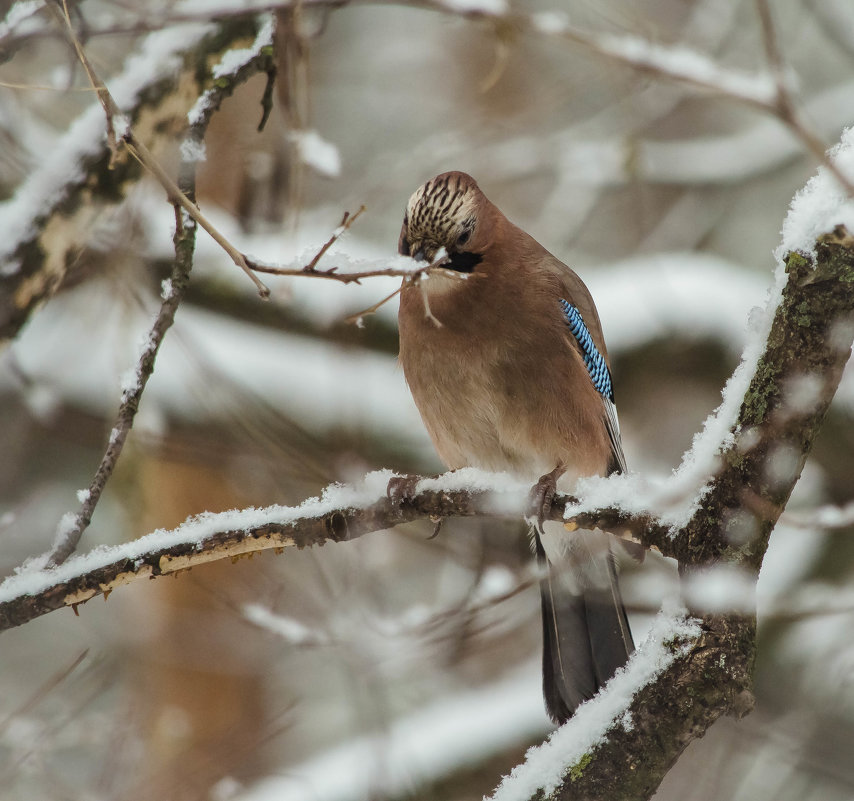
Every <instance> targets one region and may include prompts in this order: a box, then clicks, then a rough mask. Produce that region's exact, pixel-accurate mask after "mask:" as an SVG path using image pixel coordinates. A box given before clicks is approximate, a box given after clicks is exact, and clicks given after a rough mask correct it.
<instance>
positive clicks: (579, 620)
mask: <svg viewBox="0 0 854 801" xmlns="http://www.w3.org/2000/svg"><path fill="white" fill-rule="evenodd" d="M398 252H399V253H400V254H402V255H405V256H410V257H412V258H414V259H416V260H417V261H419V262H422V263H423V266H427V265H430V269H429V270H428V271H423V270H422V271H420V272H417V273H416V274H415V277H413V278H406V279H404V281H403V286H402V289H401V291H400V306H399V313H398V328H399V340H400V348H399V362H400V364H401V366H402V368H403V373H404V377H405V379H406V382H407V384H408V386H409V389H410V392H411V394H412V397H413V399H414V401H415V404H416V406H417V408H418V410H419V412H420V415H421V418H422V420H423V423H424V425H425V427H426V429H427V432H428V434H429V435H430V438H431V440H432V442H433V445H434V447H435V449H436V451H437V453H438V455H439V457H440V459H441V460H442V461H443V462H444V464H445V466H446V467H447V468H448V469H449V470H457V469H459V468H463V467H477V468H481V469H483V470H488V471H493V472H507V473H510V474H512V475H514V476H517V477H519V478H521V479H525V480H528V479H530V480H531V482H532V485H533V496H532V497H533V498H534V501H533V503H534V506H535V507H536V510H537V514H536V516H535V517H534V519H533V524H532V525H531V539H532V545H533V549H534V552H535V554H536V558H537V561H538V563H539V565H540V568H541V569H540V576H541V580H540V596H541V608H542V623H543V654H542V669H543V695H544V700H545V706H546V711H547V713H548V714H549V716H550V717H551V719H552V720H553V721H554V722H555V723H557V724H562V723H564V722H566V721H567V720H568V719H569V718H570V717H571V716H572V715H573V714H574V712H575V710H576V709H577V707H578V706H579V705H580V704H581V703H582V702H583V701H586V700H588V699H590V698H592V697H593V696H594V695H595V694H596V693H597V692H598V690H599V689H600V688H601V687H602V686H603V685H604V684H605V683H606V682H607V681H608V679H609V678H610V677H611V676H612V675H613V674H614V673H615V671H616V670H617V669H618V668H619V667H621V666H622V665H624V664H625V663H626V661H627V660H628V658H629V656H630V655H631V653H632V652H633V650H634V642H633V640H632V634H631V630H630V628H629V622H628V618H627V615H626V611H625V607H624V604H623V601H622V598H621V595H620V590H619V585H618V583H617V571H616V567H615V556H614V550H613V548H612V542H611V540H612V537H611V536H610V535H608V534H606V533H604V532H602V531H599V530H594V531H585V530H576V531H573V532H570V531H568V530H567V529H566V528H565V527H564V526H563V525H562V524H561V523H559V522H554V521H552V522H548V521H546V522H544V518H545V517H547V511H548V507H549V506H550V504H551V500H552V498H553V496H554V494H555V492H556V491H557V490H560V491H569V490H571V489H572V487H573V486H574V484H575V482H576V481H577V480H578V478H580V477H583V476H605V475H609V474H611V473H615V472H625V471H626V460H625V456H624V454H623V447H622V442H621V438H620V428H619V422H618V418H617V411H616V406H615V404H614V393H613V386H612V380H611V372H610V363H609V359H608V353H607V350H606V347H605V341H604V339H603V335H602V326H601V323H600V320H599V315H598V313H597V311H596V307H595V305H594V303H593V299H592V297H591V295H590V292H589V291H588V289H587V287H586V286H585V285H584V283H583V282H582V280H581V278H579V276H578V275H577V274H576V273H575V272H574V271H573V270H572V269H570V267H568V266H567V265H566V264H564V263H563V262H561V261H560V260H559V259H558V258H557V257H555V256H553V255H552V254H551V253H550V252H549V251H547V250H546V249H545V248H544V247H543V246H542V245H541V244H539V242H537V241H536V240H535V239H534V238H533V237H532V236H530V235H529V234H527V233H526V232H525V231H523V230H522V229H521V228H519V227H518V226H516V225H514V224H513V223H512V222H510V220H508V219H507V217H506V216H505V215H504V214H503V213H502V212H501V211H500V210H499V209H498V208H497V207H496V206H495V205H494V204H493V203H492V202H491V201H490V200H488V199H487V197H486V196H485V195H484V193H483V192H482V191H481V189H480V187H479V186H478V184H477V182H476V181H475V179H474V178H472V177H471V176H470V175H468V174H466V173H463V172H456V171H454V172H445V173H442V174H441V175H437V176H436V177H435V178H432V179H431V180H429V181H427V182H426V183H424V184H423V185H422V186H420V187H419V188H418V189H417V190H416V191H415V192H414V193H413V194H412V196H411V197H410V198H409V201H408V203H407V205H406V211H405V213H404V217H403V226H402V228H401V232H400V238H399V241H398ZM434 262H435V263H434ZM434 268H435V269H434ZM389 492H390V493H391V492H392V487H391V485H390V486H389ZM634 555H636V554H634Z"/></svg>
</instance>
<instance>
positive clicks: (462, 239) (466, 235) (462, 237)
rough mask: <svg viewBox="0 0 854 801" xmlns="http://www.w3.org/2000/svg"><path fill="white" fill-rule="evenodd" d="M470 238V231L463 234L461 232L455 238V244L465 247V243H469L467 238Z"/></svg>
mask: <svg viewBox="0 0 854 801" xmlns="http://www.w3.org/2000/svg"><path fill="white" fill-rule="evenodd" d="M470 236H471V231H463V232H462V233H461V234H460V235H459V236H458V237H457V244H458V245H465V243H466V242H468V241H469V237H470Z"/></svg>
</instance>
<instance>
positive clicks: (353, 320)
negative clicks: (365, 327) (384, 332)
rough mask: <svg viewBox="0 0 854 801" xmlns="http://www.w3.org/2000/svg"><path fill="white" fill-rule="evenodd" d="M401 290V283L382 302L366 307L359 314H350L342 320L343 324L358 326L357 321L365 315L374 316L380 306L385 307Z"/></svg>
mask: <svg viewBox="0 0 854 801" xmlns="http://www.w3.org/2000/svg"><path fill="white" fill-rule="evenodd" d="M402 289H403V283H402V282H401V284H400V286H399V287H398V288H397V289H395V290H394V292H392V293H391V294H390V295H386V296H385V297H384V298H383V299H382V300H378V301H377V302H376V303H374V304H373V305H372V306H368V308H367V309H362V311H360V312H356V314H351V315H350V316H349V317H345V318H344V322H345V323H355V324H356V325H358V324H359V320H361V319H362V318H363V317H364V316H365V315H368V314H376V313H377V311H378V310H379V309H380V307H381V306H385V304H386V303H388V302H389V301H390V300H391V299H392V298H393V297H394V296H395V295H399V294H400V292H401V290H402Z"/></svg>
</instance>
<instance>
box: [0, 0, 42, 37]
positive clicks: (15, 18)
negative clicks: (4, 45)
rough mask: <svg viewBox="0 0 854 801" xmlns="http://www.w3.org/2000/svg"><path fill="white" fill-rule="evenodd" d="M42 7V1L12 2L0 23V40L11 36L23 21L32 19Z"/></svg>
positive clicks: (21, 0)
mask: <svg viewBox="0 0 854 801" xmlns="http://www.w3.org/2000/svg"><path fill="white" fill-rule="evenodd" d="M43 7H44V0H18V2H17V3H15V2H13V3H12V5H11V7H10V8H9V10H8V11H7V12H6V16H5V17H4V18H3V20H2V21H0V38H3V37H5V36H8V35H9V34H11V33H12V32H13V31H14V30H15V28H16V27H18V25H20V24H21V23H22V22H23V21H24V20H26V19H28V18H29V17H32V15H33V14H35V13H36V12H37V11H39V10H41V9H42V8H43Z"/></svg>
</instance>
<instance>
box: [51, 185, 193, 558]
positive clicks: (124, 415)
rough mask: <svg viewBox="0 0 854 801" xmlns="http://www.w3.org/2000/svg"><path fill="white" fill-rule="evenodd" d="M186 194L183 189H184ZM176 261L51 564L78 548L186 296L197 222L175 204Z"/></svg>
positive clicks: (62, 528) (59, 534)
mask: <svg viewBox="0 0 854 801" xmlns="http://www.w3.org/2000/svg"><path fill="white" fill-rule="evenodd" d="M182 194H183V193H182ZM175 221H176V228H175V239H174V241H175V261H174V262H173V265H172V274H171V276H170V277H169V282H168V283H167V284H165V285H164V292H163V296H164V297H163V302H162V304H161V306H160V311H159V312H158V314H157V319H156V320H155V321H154V324H153V325H152V327H151V331H150V332H149V334H148V336H147V337H146V339H145V345H144V347H143V349H142V353H141V354H140V356H139V360H138V362H137V365H136V369H135V373H134V378H133V380H132V382H131V383H130V384H129V386H127V387H125V389H124V390H123V392H122V400H121V405H120V407H119V411H118V415H117V416H116V422H115V424H114V425H113V430H112V431H111V432H110V440H109V443H108V445H107V450H106V452H105V453H104V456H103V458H102V459H101V463H100V464H99V465H98V470H97V471H96V473H95V477H94V478H93V479H92V483H91V484H90V485H89V488H88V490H86V491H84V493H83V500H82V504H81V506H80V510H79V511H78V512H77V514H76V515H75V516H74V519H73V521H68V522H67V517H64V518H63V521H62V522H61V523H60V527H59V530H58V531H57V540H56V543H55V544H54V546H53V549H52V550H51V553H50V556H49V558H48V565H49V566H55V565H61V564H62V563H63V562H64V561H65V560H66V559H67V558H68V557H69V556H70V555H71V554H72V553H73V552H74V551H75V549H76V548H77V544H78V543H79V542H80V537H82V536H83V532H84V531H85V530H86V528H87V527H88V526H89V523H90V522H91V520H92V514H93V513H94V511H95V507H96V506H97V505H98V501H99V500H100V498H101V494H102V493H103V491H104V487H105V486H106V484H107V481H109V479H110V476H111V475H112V474H113V471H114V470H115V467H116V463H117V461H118V459H119V456H121V453H122V449H123V448H124V444H125V441H126V440H127V436H128V434H129V433H130V430H131V428H132V427H133V422H134V419H135V417H136V413H137V410H138V409H139V402H140V400H141V399H142V393H143V392H144V390H145V385H146V384H147V383H148V379H149V378H150V377H151V374H152V372H153V371H154V362H155V359H156V358H157V352H158V350H159V349H160V345H161V343H162V342H163V337H164V336H165V335H166V332H167V331H168V330H169V328H170V327H171V325H172V323H173V322H174V321H175V312H176V311H177V310H178V306H179V305H180V303H181V300H182V298H183V297H184V292H185V290H186V288H187V284H188V283H189V280H190V269H191V268H192V266H193V248H194V244H195V238H196V226H195V223H194V221H193V220H192V219H191V218H189V217H188V218H184V216H183V215H182V214H181V211H180V209H179V208H178V207H177V206H176V208H175Z"/></svg>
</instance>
